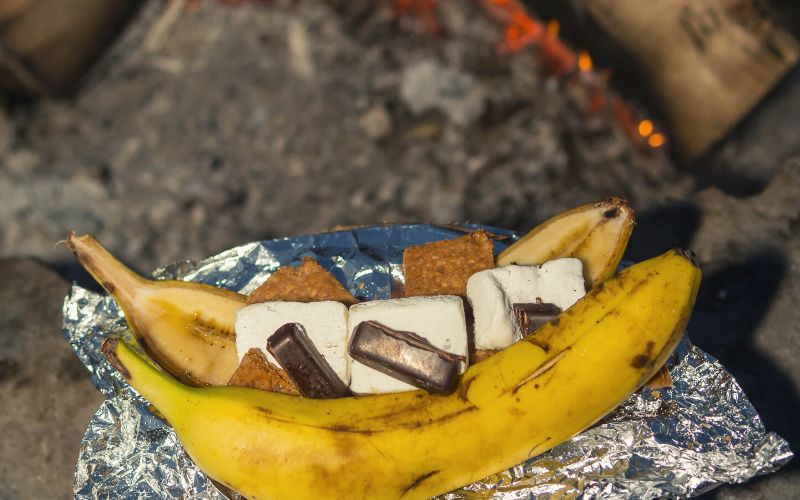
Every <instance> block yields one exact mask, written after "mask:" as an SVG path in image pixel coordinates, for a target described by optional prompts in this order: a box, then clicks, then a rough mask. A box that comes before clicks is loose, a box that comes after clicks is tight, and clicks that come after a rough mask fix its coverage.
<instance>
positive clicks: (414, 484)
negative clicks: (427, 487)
mask: <svg viewBox="0 0 800 500" xmlns="http://www.w3.org/2000/svg"><path fill="white" fill-rule="evenodd" d="M438 473H439V471H438V470H432V471H430V472H426V473H425V474H420V475H419V476H417V477H416V478H414V480H413V481H411V484H409V485H408V486H406V488H405V489H404V490H403V494H402V495H401V497H404V496H406V494H408V493H409V492H410V491H412V490H413V489H415V488H417V487H418V486H419V485H420V484H422V482H423V481H425V480H426V479H428V478H430V477H433V476H435V475H436V474H438Z"/></svg>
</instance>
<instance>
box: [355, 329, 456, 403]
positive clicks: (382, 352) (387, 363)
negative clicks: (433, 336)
mask: <svg viewBox="0 0 800 500" xmlns="http://www.w3.org/2000/svg"><path fill="white" fill-rule="evenodd" d="M348 352H349V353H350V356H351V357H352V358H353V359H355V360H356V361H359V362H361V363H364V364H365V365H367V366H369V367H370V368H373V369H375V370H378V371H379V372H381V373H385V374H387V375H389V376H392V377H394V378H396V379H399V380H402V381H403V382H406V383H407V384H411V385H413V386H414V387H419V388H420V389H424V390H426V391H428V392H432V393H436V394H449V393H451V392H453V391H454V390H455V389H456V386H457V385H458V375H459V372H460V371H461V363H463V362H465V361H466V359H465V357H464V356H458V355H456V354H451V353H449V352H446V351H443V350H441V349H439V348H437V347H435V346H434V345H433V344H431V343H430V342H428V341H427V340H425V339H424V338H422V337H420V336H419V335H417V334H415V333H412V332H402V331H398V330H393V329H391V328H389V327H388V326H386V325H383V324H381V323H378V322H377V321H362V322H361V323H359V324H358V326H356V328H355V330H354V331H353V336H352V338H351V339H350V345H349V346H348Z"/></svg>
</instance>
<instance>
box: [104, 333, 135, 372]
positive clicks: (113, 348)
mask: <svg viewBox="0 0 800 500" xmlns="http://www.w3.org/2000/svg"><path fill="white" fill-rule="evenodd" d="M117 344H119V340H118V339H111V338H109V339H105V340H104V341H103V345H102V346H101V347H100V352H102V353H103V356H105V357H106V359H107V360H108V362H109V363H110V364H111V366H113V367H114V369H115V370H117V371H118V372H119V373H120V374H121V375H122V376H123V377H125V378H126V379H129V378H131V374H130V372H129V371H128V369H127V368H125V365H123V364H122V361H121V360H120V359H119V356H117Z"/></svg>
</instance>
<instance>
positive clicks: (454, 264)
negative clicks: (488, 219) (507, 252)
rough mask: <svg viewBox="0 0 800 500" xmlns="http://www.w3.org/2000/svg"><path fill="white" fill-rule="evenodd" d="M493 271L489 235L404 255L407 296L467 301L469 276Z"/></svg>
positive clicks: (477, 233)
mask: <svg viewBox="0 0 800 500" xmlns="http://www.w3.org/2000/svg"><path fill="white" fill-rule="evenodd" d="M493 267H494V246H493V245H492V241H491V240H490V239H489V236H488V235H487V234H486V231H483V230H479V231H475V232H473V233H470V234H467V235H464V236H461V237H460V238H455V239H453V240H444V241H437V242H434V243H427V244H425V245H419V246H414V247H408V248H406V249H405V251H404V252H403V274H404V275H405V278H406V284H405V296H406V297H415V296H419V295H459V296H461V297H466V295H467V280H468V279H469V277H470V276H472V275H473V274H475V273H477V272H478V271H483V270H486V269H492V268H493Z"/></svg>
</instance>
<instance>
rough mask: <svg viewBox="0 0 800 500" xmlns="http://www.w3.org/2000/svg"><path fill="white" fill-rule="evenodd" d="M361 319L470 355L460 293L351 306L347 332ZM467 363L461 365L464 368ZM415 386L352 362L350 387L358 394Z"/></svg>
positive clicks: (351, 331)
mask: <svg viewBox="0 0 800 500" xmlns="http://www.w3.org/2000/svg"><path fill="white" fill-rule="evenodd" d="M362 321H377V322H379V323H382V324H384V325H386V326H388V327H389V328H392V329H394V330H402V331H407V332H413V333H416V334H417V335H419V336H420V337H423V338H424V339H426V340H427V341H428V342H430V343H431V344H433V345H434V346H436V347H438V348H439V349H442V350H444V351H447V352H449V353H452V354H457V355H460V356H464V357H465V358H466V356H467V324H466V320H465V319H464V305H463V302H462V301H461V298H460V297H456V296H454V295H438V296H434V297H408V298H403V299H392V300H373V301H370V302H362V303H361V304H355V305H353V306H350V314H349V317H348V322H347V331H348V335H349V336H352V335H353V330H354V329H355V327H356V326H358V324H359V323H361V322H362ZM465 369H466V363H465V364H464V365H463V366H462V372H463V371H464V370H465ZM415 389H416V387H414V386H412V385H409V384H407V383H405V382H402V381H400V380H397V379H396V378H394V377H391V376H389V375H386V374H384V373H381V372H379V371H377V370H374V369H372V368H370V367H368V366H366V365H363V364H361V363H359V362H358V361H356V360H354V359H353V360H351V365H350V390H351V391H353V392H355V393H356V394H379V393H387V392H403V391H412V390H415Z"/></svg>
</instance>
